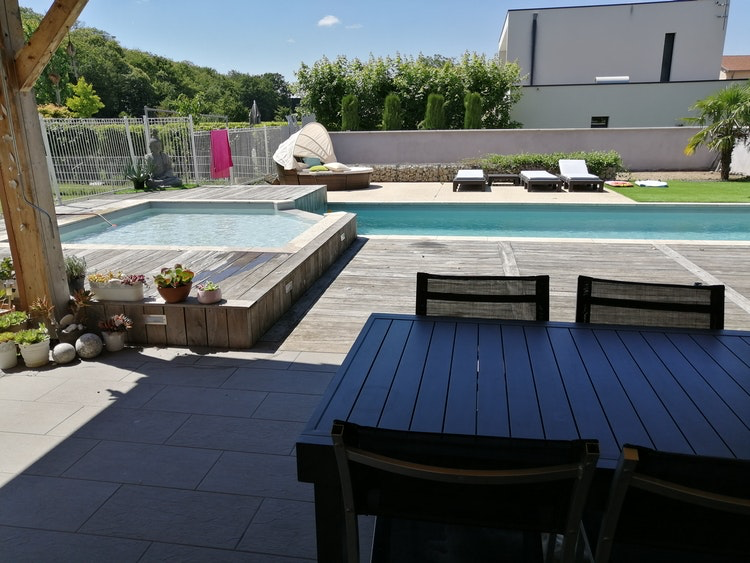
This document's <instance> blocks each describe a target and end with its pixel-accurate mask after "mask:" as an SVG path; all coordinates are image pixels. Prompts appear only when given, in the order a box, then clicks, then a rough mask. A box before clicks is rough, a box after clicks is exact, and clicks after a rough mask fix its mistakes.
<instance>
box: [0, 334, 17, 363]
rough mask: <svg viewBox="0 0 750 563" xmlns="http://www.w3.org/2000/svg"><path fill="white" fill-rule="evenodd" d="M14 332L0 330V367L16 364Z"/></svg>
mask: <svg viewBox="0 0 750 563" xmlns="http://www.w3.org/2000/svg"><path fill="white" fill-rule="evenodd" d="M15 338H16V333H15V332H0V369H10V368H14V367H16V365H17V364H18V348H17V347H16V340H15Z"/></svg>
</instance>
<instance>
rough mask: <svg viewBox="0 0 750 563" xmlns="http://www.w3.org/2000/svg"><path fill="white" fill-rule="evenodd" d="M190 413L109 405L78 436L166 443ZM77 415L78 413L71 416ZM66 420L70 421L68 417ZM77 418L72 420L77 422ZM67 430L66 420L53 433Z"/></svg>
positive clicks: (80, 427)
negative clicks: (120, 407)
mask: <svg viewBox="0 0 750 563" xmlns="http://www.w3.org/2000/svg"><path fill="white" fill-rule="evenodd" d="M189 417H190V415H189V414H186V413H176V412H163V411H152V410H147V409H125V408H122V409H118V408H108V409H104V410H102V411H100V412H99V413H97V414H96V415H95V416H90V417H89V418H88V419H87V420H86V421H85V423H84V424H79V425H78V426H77V427H76V429H75V436H76V437H78V438H96V439H100V440H118V441H122V442H143V443H147V444H163V443H164V442H166V441H167V439H168V438H169V437H170V436H171V435H172V434H174V432H175V431H176V430H177V429H178V428H179V427H180V426H181V425H182V424H184V423H185V421H186V420H187V419H188V418H189ZM72 418H75V417H72ZM66 422H67V421H66ZM76 422H78V421H74V422H72V424H75V423H76ZM66 430H67V431H68V433H69V434H73V431H71V429H70V428H69V427H66V423H65V422H64V423H63V424H61V425H60V426H58V427H56V428H55V429H54V430H53V433H57V432H58V431H59V432H64V431H66Z"/></svg>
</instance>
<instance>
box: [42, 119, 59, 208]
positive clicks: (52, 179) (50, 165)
mask: <svg viewBox="0 0 750 563" xmlns="http://www.w3.org/2000/svg"><path fill="white" fill-rule="evenodd" d="M39 125H40V126H41V128H42V141H43V142H44V156H45V157H46V159H47V175H48V176H49V183H50V186H52V193H53V194H54V198H55V203H56V204H57V205H62V197H61V196H60V184H58V183H57V174H55V163H54V162H53V161H52V149H51V148H50V146H49V137H47V125H46V124H45V123H44V117H43V116H42V114H39Z"/></svg>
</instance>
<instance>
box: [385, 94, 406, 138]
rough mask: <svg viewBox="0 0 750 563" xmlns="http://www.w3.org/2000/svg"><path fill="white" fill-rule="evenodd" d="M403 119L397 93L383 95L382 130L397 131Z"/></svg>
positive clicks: (401, 125) (402, 123)
mask: <svg viewBox="0 0 750 563" xmlns="http://www.w3.org/2000/svg"><path fill="white" fill-rule="evenodd" d="M403 125H404V120H403V116H402V114H401V98H399V97H398V94H388V95H387V96H386V97H385V109H384V110H383V125H382V129H383V131H398V130H399V129H401V128H403Z"/></svg>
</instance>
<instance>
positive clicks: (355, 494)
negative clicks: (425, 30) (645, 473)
mask: <svg viewBox="0 0 750 563" xmlns="http://www.w3.org/2000/svg"><path fill="white" fill-rule="evenodd" d="M331 434H332V438H333V444H334V451H335V456H336V462H337V465H338V470H339V477H340V479H341V490H342V497H343V501H344V502H343V504H344V519H345V522H346V551H347V561H349V562H350V563H354V562H357V563H358V562H359V534H358V515H359V514H371V515H375V516H376V517H377V520H376V526H375V535H374V538H373V551H372V560H373V561H388V562H389V563H400V562H405V561H420V562H421V561H430V560H433V561H487V560H492V561H495V560H499V559H498V556H499V555H501V554H507V553H508V552H509V551H510V553H512V554H513V556H512V557H509V558H508V559H507V560H512V561H518V560H519V559H518V557H517V556H518V554H523V555H525V556H527V557H524V558H525V559H530V560H540V559H541V558H542V551H543V550H542V533H548V537H547V552H548V553H549V554H552V553H555V547H554V546H555V543H556V540H559V541H558V546H557V547H558V552H559V553H561V555H562V561H565V562H568V561H573V560H574V558H575V555H576V550H577V549H581V548H582V546H583V545H584V542H583V541H579V534H580V532H581V514H582V512H583V508H584V505H585V502H586V497H587V494H588V489H589V485H590V483H591V480H592V477H593V473H594V468H595V466H596V462H597V459H598V457H599V445H598V442H596V441H594V440H592V441H584V440H575V441H550V440H527V439H517V438H515V439H514V438H493V437H486V436H468V435H457V434H431V433H424V432H411V431H397V430H384V429H377V428H371V427H365V426H359V425H356V424H351V423H347V422H342V421H335V422H334V424H333V428H332V431H331ZM557 534H559V535H560V537H559V538H558V536H557ZM519 537H520V538H521V541H518V538H519ZM513 546H515V547H516V548H517V550H514V549H512V547H513ZM431 549H435V550H439V551H440V552H441V557H440V558H438V557H435V558H433V557H431V556H430V555H429V553H430V550H431ZM469 550H470V551H469ZM470 552H471V553H472V555H470V554H469V553H470ZM502 560H506V559H502Z"/></svg>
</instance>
